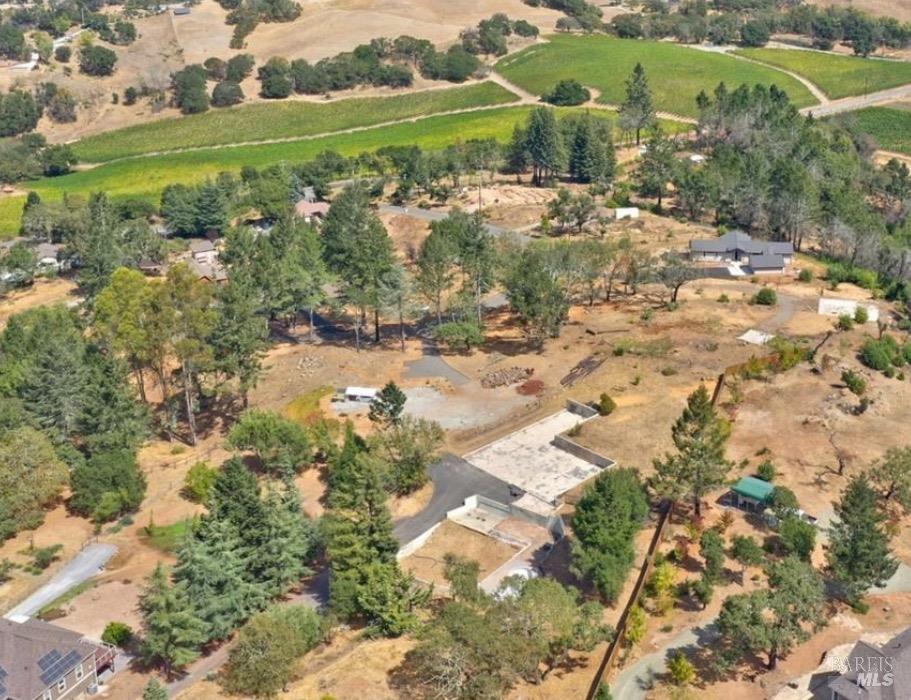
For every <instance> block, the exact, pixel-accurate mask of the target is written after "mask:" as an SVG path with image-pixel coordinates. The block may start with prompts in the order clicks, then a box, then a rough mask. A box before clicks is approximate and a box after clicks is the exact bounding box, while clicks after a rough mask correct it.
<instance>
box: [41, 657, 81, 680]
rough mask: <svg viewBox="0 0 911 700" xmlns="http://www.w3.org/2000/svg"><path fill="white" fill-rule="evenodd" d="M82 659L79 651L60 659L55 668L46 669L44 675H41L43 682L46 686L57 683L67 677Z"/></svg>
mask: <svg viewBox="0 0 911 700" xmlns="http://www.w3.org/2000/svg"><path fill="white" fill-rule="evenodd" d="M58 656H59V654H58ZM81 658H82V654H80V653H79V652H78V651H71V652H70V653H69V654H67V655H66V656H64V657H63V658H62V659H59V660H58V661H57V662H56V663H55V664H54V665H53V666H51V667H50V668H48V669H46V670H45V671H44V673H42V674H41V682H42V683H44V684H45V685H51V684H52V683H54V682H55V681H57V680H59V679H60V678H62V677H63V676H65V675H66V674H67V672H69V670H70V669H72V668H73V666H75V665H76V664H77V663H79V660H80V659H81ZM39 665H40V662H39Z"/></svg>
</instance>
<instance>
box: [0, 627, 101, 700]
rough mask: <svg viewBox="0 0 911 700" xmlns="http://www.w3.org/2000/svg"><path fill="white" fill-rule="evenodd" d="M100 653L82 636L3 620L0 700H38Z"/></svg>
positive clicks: (0, 636) (0, 651)
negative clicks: (75, 669)
mask: <svg viewBox="0 0 911 700" xmlns="http://www.w3.org/2000/svg"><path fill="white" fill-rule="evenodd" d="M97 649H98V647H97V646H95V645H94V644H92V643H90V642H88V641H86V640H85V639H83V637H82V635H80V634H78V633H76V632H71V631H70V630H65V629H63V628H61V627H57V626H55V625H50V624H48V623H46V622H41V621H40V620H27V621H26V622H13V621H12V620H5V619H0V668H2V669H3V673H0V687H2V688H3V690H2V691H0V697H2V698H3V699H4V700H7V699H9V700H34V698H37V697H39V696H40V695H41V693H43V692H44V690H45V689H46V688H49V687H50V686H52V685H53V684H54V683H56V682H57V681H58V680H59V679H60V678H62V677H63V676H65V675H66V674H67V673H69V672H70V671H72V670H73V668H75V667H76V665H77V664H79V663H81V662H83V661H85V660H86V659H87V658H89V657H90V656H92V654H93V653H94V652H95V651H97ZM70 659H72V661H70ZM86 672H88V669H87V670H86Z"/></svg>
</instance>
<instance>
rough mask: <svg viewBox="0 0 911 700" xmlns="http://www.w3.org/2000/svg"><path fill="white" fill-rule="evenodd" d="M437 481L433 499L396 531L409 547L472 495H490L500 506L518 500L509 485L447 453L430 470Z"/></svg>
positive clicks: (397, 524) (405, 520)
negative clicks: (410, 543) (416, 538)
mask: <svg viewBox="0 0 911 700" xmlns="http://www.w3.org/2000/svg"><path fill="white" fill-rule="evenodd" d="M430 478H431V479H433V496H432V497H431V499H430V503H428V504H427V507H426V508H424V510H422V511H421V512H420V513H418V514H417V515H414V516H412V517H410V518H404V519H402V520H400V521H398V522H397V523H396V525H395V529H394V530H393V534H395V537H396V539H398V541H399V542H400V543H401V544H406V543H408V542H410V541H411V540H413V539H414V538H415V537H417V536H418V535H420V534H421V533H423V532H424V531H425V530H428V529H429V528H431V527H433V526H434V525H436V524H437V523H438V522H440V521H441V520H443V518H445V517H446V512H447V511H450V510H452V509H453V508H457V507H459V506H460V505H462V504H463V503H464V502H465V499H466V498H468V497H469V496H474V495H476V494H477V495H481V496H487V497H488V498H492V499H494V500H497V501H499V502H500V503H512V502H513V501H514V500H516V496H513V495H512V494H510V492H509V485H508V484H507V483H506V482H503V481H500V480H499V479H497V478H496V477H494V476H491V475H490V474H488V473H487V472H484V471H481V470H480V469H478V468H477V467H475V466H472V465H471V464H469V463H468V462H466V461H465V460H464V459H462V458H461V457H456V456H455V455H452V454H445V455H443V457H442V458H441V459H440V461H439V462H437V463H436V464H434V465H433V466H432V467H431V468H430Z"/></svg>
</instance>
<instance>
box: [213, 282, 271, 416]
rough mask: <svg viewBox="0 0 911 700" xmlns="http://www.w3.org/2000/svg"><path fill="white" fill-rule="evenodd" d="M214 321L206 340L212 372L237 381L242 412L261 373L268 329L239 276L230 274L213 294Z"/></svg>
mask: <svg viewBox="0 0 911 700" xmlns="http://www.w3.org/2000/svg"><path fill="white" fill-rule="evenodd" d="M216 308H217V318H216V321H215V325H214V327H213V328H212V333H211V335H210V336H209V342H210V343H211V345H212V355H213V359H214V366H215V369H216V370H218V371H219V372H221V373H222V374H223V375H224V376H225V377H233V378H235V379H237V383H238V388H239V389H240V394H241V397H242V398H243V403H244V408H246V407H247V405H248V400H249V393H250V389H252V388H253V387H255V386H256V383H257V381H258V379H259V376H260V373H261V372H262V356H263V353H264V352H265V348H266V339H267V338H268V335H269V326H268V324H267V323H266V319H265V317H264V316H263V315H262V313H261V311H262V297H261V295H260V293H259V291H258V290H257V289H256V287H255V286H254V283H253V280H252V279H250V277H249V276H248V275H246V274H245V273H243V272H240V273H236V274H232V275H231V277H230V279H229V281H228V284H226V285H224V286H223V287H221V288H220V289H219V290H218V292H217V294H216Z"/></svg>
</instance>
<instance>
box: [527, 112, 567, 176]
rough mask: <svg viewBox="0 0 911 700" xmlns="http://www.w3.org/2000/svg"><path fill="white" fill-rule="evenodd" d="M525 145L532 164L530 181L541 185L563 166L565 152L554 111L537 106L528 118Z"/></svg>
mask: <svg viewBox="0 0 911 700" xmlns="http://www.w3.org/2000/svg"><path fill="white" fill-rule="evenodd" d="M525 146H526V149H527V151H528V157H529V160H530V161H531V165H532V173H533V174H532V183H533V184H535V185H541V184H543V183H544V182H545V181H546V180H549V179H550V178H551V177H553V176H554V175H556V174H557V173H559V172H560V171H561V170H562V168H563V163H564V160H565V154H564V152H563V140H562V138H561V134H560V129H559V128H558V127H557V118H556V116H554V111H553V110H552V109H549V108H547V107H538V108H536V109H535V110H534V111H532V113H531V115H530V116H529V118H528V130H527V132H526V137H525Z"/></svg>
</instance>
